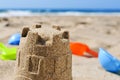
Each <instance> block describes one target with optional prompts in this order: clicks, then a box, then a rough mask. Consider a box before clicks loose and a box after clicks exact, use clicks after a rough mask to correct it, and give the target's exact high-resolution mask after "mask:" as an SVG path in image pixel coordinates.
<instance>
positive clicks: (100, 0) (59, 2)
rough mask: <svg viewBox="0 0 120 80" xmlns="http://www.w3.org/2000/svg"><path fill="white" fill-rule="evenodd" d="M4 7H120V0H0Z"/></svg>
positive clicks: (0, 7)
mask: <svg viewBox="0 0 120 80" xmlns="http://www.w3.org/2000/svg"><path fill="white" fill-rule="evenodd" d="M4 8H15V9H18V8H48V9H49V8H67V9H68V8H69V9H70V8H72V9H73V8H74V9H120V0H0V9H4Z"/></svg>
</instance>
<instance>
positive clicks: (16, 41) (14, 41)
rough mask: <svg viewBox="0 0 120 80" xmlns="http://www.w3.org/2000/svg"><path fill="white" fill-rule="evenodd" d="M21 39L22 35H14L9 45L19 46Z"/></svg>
mask: <svg viewBox="0 0 120 80" xmlns="http://www.w3.org/2000/svg"><path fill="white" fill-rule="evenodd" d="M20 37H21V34H20V33H16V34H14V35H12V36H11V37H10V39H9V41H8V43H9V44H10V45H19V43H20Z"/></svg>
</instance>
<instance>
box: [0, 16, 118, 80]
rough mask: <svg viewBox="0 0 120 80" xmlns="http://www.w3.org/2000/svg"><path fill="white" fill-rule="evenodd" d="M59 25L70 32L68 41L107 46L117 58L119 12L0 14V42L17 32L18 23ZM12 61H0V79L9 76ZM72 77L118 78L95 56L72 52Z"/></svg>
mask: <svg viewBox="0 0 120 80" xmlns="http://www.w3.org/2000/svg"><path fill="white" fill-rule="evenodd" d="M36 23H37V24H43V25H47V26H50V25H60V26H61V28H62V29H65V30H68V31H69V32H70V40H71V41H79V42H83V43H86V44H88V45H89V46H90V47H91V48H92V49H93V50H95V51H98V49H99V48H100V47H103V48H105V49H107V50H108V51H109V52H111V53H112V55H114V56H116V57H117V58H119V59H120V51H119V49H120V35H119V34H120V16H31V17H9V18H0V42H3V43H5V44H7V41H8V38H9V37H10V36H11V35H12V34H14V33H17V32H20V31H21V29H22V26H26V25H33V24H36ZM14 68H15V61H0V80H13V75H14ZM73 80H120V76H119V75H116V74H113V73H109V72H107V71H105V70H104V69H103V68H102V67H101V66H100V64H99V62H98V59H97V58H88V57H78V56H75V55H73Z"/></svg>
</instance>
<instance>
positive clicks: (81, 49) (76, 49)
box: [70, 42, 98, 57]
mask: <svg viewBox="0 0 120 80" xmlns="http://www.w3.org/2000/svg"><path fill="white" fill-rule="evenodd" d="M70 48H71V51H72V53H73V54H75V55H79V56H83V55H84V53H85V52H87V53H89V54H91V55H92V56H93V57H98V53H97V52H95V51H93V50H91V49H90V48H89V47H88V46H87V45H86V44H83V43H80V42H70Z"/></svg>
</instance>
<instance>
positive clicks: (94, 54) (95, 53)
mask: <svg viewBox="0 0 120 80" xmlns="http://www.w3.org/2000/svg"><path fill="white" fill-rule="evenodd" d="M86 52H87V53H89V54H91V55H92V56H94V57H98V53H97V52H95V51H93V50H91V49H89V48H88V50H87V51H86Z"/></svg>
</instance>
